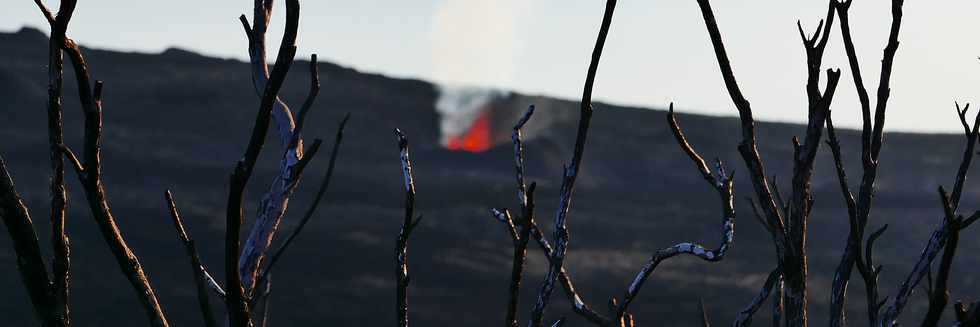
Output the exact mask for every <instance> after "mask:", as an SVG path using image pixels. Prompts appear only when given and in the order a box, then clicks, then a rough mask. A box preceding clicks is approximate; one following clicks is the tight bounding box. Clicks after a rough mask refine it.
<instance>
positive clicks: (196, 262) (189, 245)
mask: <svg viewBox="0 0 980 327" xmlns="http://www.w3.org/2000/svg"><path fill="white" fill-rule="evenodd" d="M164 197H165V198H166V200H167V207H168V208H169V209H170V218H172V220H173V222H174V228H175V229H176V230H177V236H178V237H179V238H180V241H181V242H182V243H184V250H185V251H186V252H187V257H188V259H190V261H191V271H192V272H193V276H194V286H195V287H196V289H197V301H198V303H199V304H200V309H201V315H202V318H203V319H204V325H205V326H208V327H217V326H218V320H217V319H215V317H214V309H212V307H211V301H210V300H209V299H208V285H207V283H208V281H207V277H204V276H205V274H206V272H205V269H204V264H203V263H201V257H200V255H199V254H198V253H197V247H196V246H195V245H194V240H192V239H191V237H190V235H188V234H187V229H186V228H185V227H184V223H183V221H182V220H181V218H180V212H178V211H177V203H176V202H175V201H174V196H173V194H172V193H170V190H167V191H166V192H165V193H164Z"/></svg>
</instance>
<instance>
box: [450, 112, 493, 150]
mask: <svg viewBox="0 0 980 327" xmlns="http://www.w3.org/2000/svg"><path fill="white" fill-rule="evenodd" d="M491 143H492V142H491V141H490V113H489V111H487V110H484V111H483V112H481V113H480V117H478V118H477V119H476V120H475V121H473V124H472V125H470V128H469V129H468V130H466V132H465V133H463V134H461V135H456V136H451V137H449V140H448V142H446V147H447V148H449V149H450V150H463V151H469V152H483V151H486V150H489V149H490V146H491V145H492V144H491Z"/></svg>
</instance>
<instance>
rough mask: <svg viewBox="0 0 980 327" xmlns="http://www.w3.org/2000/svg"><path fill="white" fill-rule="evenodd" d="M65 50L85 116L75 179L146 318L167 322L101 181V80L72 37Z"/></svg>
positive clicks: (163, 323)
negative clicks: (93, 77)
mask: <svg viewBox="0 0 980 327" xmlns="http://www.w3.org/2000/svg"><path fill="white" fill-rule="evenodd" d="M62 49H63V50H64V51H65V53H67V54H68V57H69V59H70V60H71V63H72V66H73V68H74V70H75V78H76V80H77V85H78V96H79V98H80V100H81V104H82V111H83V114H84V116H85V123H84V127H85V133H84V140H83V150H82V160H81V165H82V172H83V173H82V174H79V175H78V179H79V181H80V183H81V185H82V189H83V190H84V192H85V197H86V200H87V201H88V206H89V209H90V210H91V212H92V216H93V218H94V219H95V222H96V224H97V225H98V227H99V231H100V232H101V233H102V237H103V239H104V240H105V241H106V245H108V247H109V250H110V252H112V254H113V256H114V257H115V259H116V262H117V264H118V265H119V268H120V270H121V271H122V273H123V275H125V276H126V278H127V279H128V280H129V283H130V285H131V286H132V288H133V290H134V291H135V293H136V296H137V298H138V299H139V300H140V303H141V304H142V306H143V308H144V310H145V311H146V315H147V318H148V319H149V320H150V323H151V325H153V326H168V325H169V323H168V322H167V318H166V316H165V315H164V313H163V309H162V308H161V307H160V302H159V300H158V299H157V296H156V292H155V291H154V289H153V287H152V286H151V285H150V281H149V280H148V279H147V277H146V273H145V272H144V271H143V266H142V265H141V264H140V261H139V258H138V257H137V256H136V254H135V253H134V252H133V250H132V249H131V248H130V247H129V244H128V243H127V242H126V240H125V238H124V237H123V235H122V232H120V230H119V226H118V224H117V222H116V218H115V216H114V215H113V213H112V209H111V207H110V205H109V201H108V198H107V197H106V192H105V187H104V184H103V182H102V147H101V144H102V126H103V125H102V85H103V84H102V82H101V81H96V82H95V85H94V87H93V86H92V84H91V77H90V74H89V67H88V64H87V63H86V61H85V57H84V56H83V55H82V52H81V48H80V47H79V46H78V45H77V44H76V43H75V42H74V41H72V40H71V39H68V38H65V42H64V44H63V48H62Z"/></svg>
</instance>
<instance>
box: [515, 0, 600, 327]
mask: <svg viewBox="0 0 980 327" xmlns="http://www.w3.org/2000/svg"><path fill="white" fill-rule="evenodd" d="M615 10H616V0H607V1H606V7H605V10H604V12H603V16H602V22H601V23H600V25H599V34H598V36H597V37H596V42H595V47H594V48H593V49H592V59H591V60H590V62H589V69H588V72H587V73H586V77H585V86H584V87H583V88H582V101H581V103H580V107H579V122H578V131H577V133H576V137H575V148H574V150H573V153H572V160H571V162H570V163H569V164H568V165H567V166H565V167H564V170H563V174H562V183H561V190H560V191H559V201H558V210H557V212H556V213H555V223H554V224H555V230H554V240H555V247H554V249H553V250H552V252H550V253H549V255H548V257H549V259H550V262H549V263H550V266H549V268H548V275H547V276H546V277H545V280H544V281H543V282H542V283H541V288H540V290H539V292H538V299H537V302H536V303H535V305H534V307H533V308H532V310H531V318H530V319H529V321H528V324H527V325H528V327H539V326H541V323H542V319H543V316H544V311H545V309H546V308H547V307H548V303H549V301H550V298H551V293H552V291H554V288H555V283H556V281H557V280H558V275H559V273H560V272H561V270H562V269H563V267H564V260H565V253H566V250H567V245H568V237H569V235H568V226H567V224H566V219H567V216H568V211H569V208H570V206H571V200H572V193H573V191H574V190H575V181H576V180H577V179H578V174H579V168H580V167H581V162H582V156H583V154H584V152H585V142H586V140H587V139H588V134H589V125H590V123H591V121H592V88H593V85H594V84H595V75H596V71H597V70H598V69H599V59H600V58H601V57H602V49H603V46H604V45H605V43H606V37H607V36H608V35H609V26H610V25H611V24H612V18H613V13H614V12H615Z"/></svg>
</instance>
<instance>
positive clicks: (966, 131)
mask: <svg viewBox="0 0 980 327" xmlns="http://www.w3.org/2000/svg"><path fill="white" fill-rule="evenodd" d="M953 104H954V105H955V106H956V115H957V116H959V117H960V124H961V125H963V135H965V136H966V137H970V134H971V132H970V130H971V129H970V124H969V123H967V122H966V112H967V111H969V110H970V103H969V102H967V103H966V106H965V107H963V110H960V103H959V102H956V101H953Z"/></svg>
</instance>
